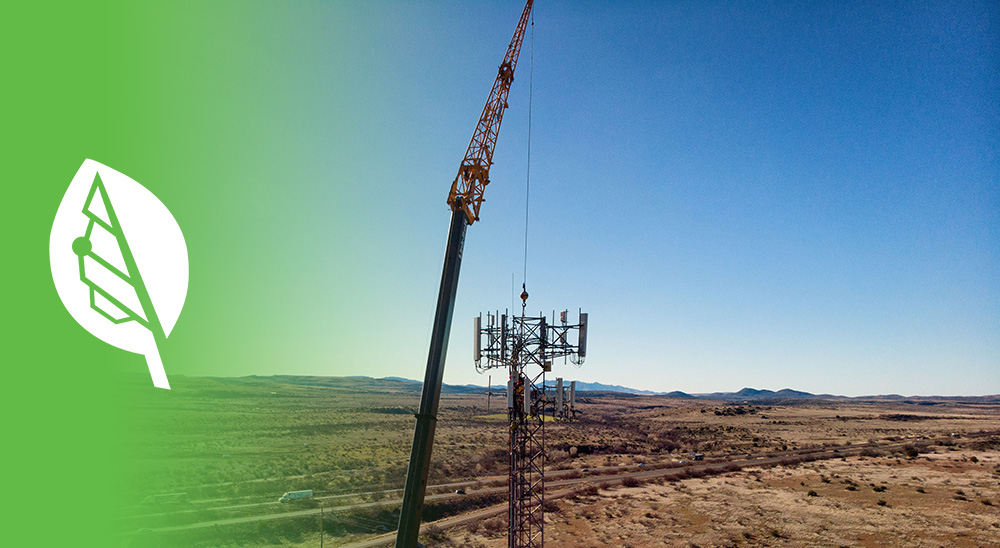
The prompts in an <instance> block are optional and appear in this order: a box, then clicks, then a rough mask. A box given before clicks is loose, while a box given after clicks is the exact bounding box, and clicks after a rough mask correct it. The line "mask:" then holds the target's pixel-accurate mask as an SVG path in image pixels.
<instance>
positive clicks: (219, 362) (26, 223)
mask: <svg viewBox="0 0 1000 548" xmlns="http://www.w3.org/2000/svg"><path fill="white" fill-rule="evenodd" d="M27 6H28V4H25V5H24V6H21V7H18V8H15V9H14V13H11V14H9V16H8V17H6V18H5V19H6V21H5V23H6V24H5V25H4V26H5V32H4V33H3V34H4V37H3V41H4V51H6V52H8V55H7V56H6V61H7V62H6V63H5V65H9V68H8V69H7V70H6V71H5V72H7V77H6V78H5V82H6V84H5V86H4V87H5V88H6V89H5V101H4V103H5V105H4V126H5V131H4V134H5V144H4V147H3V150H4V156H5V160H6V161H5V164H6V167H7V169H8V173H9V174H10V179H9V181H12V182H17V183H18V184H10V183H9V184H7V185H5V190H6V192H7V196H6V198H5V211H4V217H5V220H4V223H5V227H4V228H5V233H6V234H7V236H6V237H5V242H7V243H8V246H7V247H8V250H7V253H6V254H5V255H6V256H7V257H8V260H7V261H5V266H6V267H7V268H6V269H5V270H7V272H6V273H5V280H7V283H6V284H5V285H7V288H8V297H7V299H6V302H7V306H5V308H6V309H7V313H6V314H4V328H3V337H4V339H3V348H4V350H5V354H6V356H5V358H4V360H3V361H4V362H5V366H6V367H5V368H4V370H5V373H6V379H5V382H4V386H5V392H6V394H5V397H4V398H2V401H3V406H4V424H5V428H4V430H5V434H6V435H5V438H6V440H5V442H4V445H5V447H6V451H5V453H6V454H7V459H6V463H5V468H6V470H7V471H8V474H6V477H7V480H6V482H5V487H6V488H5V490H4V497H3V498H4V500H5V504H4V508H5V510H4V511H5V514H6V515H5V520H4V521H5V523H8V524H9V525H8V526H7V527H5V530H6V531H5V537H6V538H5V540H3V541H0V544H5V545H21V546H68V545H72V546H87V547H89V546H95V547H97V546H99V547H109V546H130V545H131V546H137V545H142V544H141V543H138V542H137V541H135V540H134V539H131V538H129V537H121V536H119V535H118V533H119V532H120V531H121V530H122V529H127V527H123V526H122V524H121V522H120V521H119V519H118V518H119V517H120V516H121V515H122V514H123V513H125V512H126V509H127V508H128V507H133V506H135V505H136V504H137V503H138V502H139V500H141V499H142V497H144V496H145V495H146V494H149V493H155V492H162V491H158V490H157V489H161V488H163V486H165V485H170V484H171V483H176V481H174V480H176V478H177V477H182V476H184V474H185V473H186V472H187V470H186V469H185V467H187V466H189V465H190V464H191V462H197V459H195V460H194V461H192V460H191V459H185V458H181V457H180V456H178V455H179V453H176V454H175V453H170V452H168V451H165V450H164V448H166V447H169V448H170V451H174V450H184V451H187V453H185V454H192V452H195V453H196V452H197V450H198V448H197V447H195V442H193V441H192V440H199V441H204V438H205V436H210V435H212V433H213V432H216V431H217V430H218V429H220V428H225V425H219V424H206V420H208V417H212V418H213V419H214V418H216V417H218V415H211V414H206V415H204V416H202V417H200V418H199V416H198V415H197V413H194V416H192V411H191V410H192V409H197V408H199V407H202V408H205V409H210V408H211V406H212V399H211V395H210V392H202V393H200V394H205V395H204V396H203V397H204V400H202V401H198V402H194V403H192V402H191V400H190V395H189V396H188V400H187V405H186V406H176V405H175V402H176V401H177V400H176V398H178V397H181V396H183V394H179V393H178V391H179V389H183V387H185V386H187V384H185V382H184V381H183V377H181V376H180V375H227V374H237V373H243V372H245V371H247V370H248V369H250V370H253V369H254V367H253V366H252V365H251V363H250V362H256V364H257V366H258V367H263V366H264V364H274V363H280V362H281V357H282V356H283V355H284V353H285V352H284V351H285V349H286V348H287V347H288V345H294V344H296V341H295V340H294V338H289V335H291V334H293V333H294V331H295V328H296V327H297V326H296V325H295V323H294V322H288V321H286V320H288V319H290V318H294V317H295V316H296V314H297V307H301V306H303V304H304V303H307V302H308V301H309V300H310V299H311V298H313V297H315V295H310V294H308V290H306V289H303V287H304V286H309V285H312V284H311V283H310V284H296V283H293V278H295V276H296V271H298V270H301V265H302V263H303V261H304V260H305V257H308V256H310V255H312V254H317V253H320V254H321V256H320V257H318V258H317V261H318V263H319V264H320V266H322V265H323V264H324V263H333V262H334V261H333V257H335V256H336V253H337V249H338V247H341V246H352V245H361V244H362V243H363V242H358V241H339V240H338V239H337V238H334V237H332V236H331V235H333V234H337V233H338V226H341V225H342V224H344V225H346V224H347V223H348V222H349V221H348V220H347V219H349V215H348V213H349V212H348V211H347V210H346V204H349V203H350V202H351V201H353V200H356V199H357V196H355V195H352V191H350V190H348V189H347V188H346V186H345V185H342V184H338V183H339V182H340V181H341V180H344V178H345V177H349V176H352V175H351V174H344V173H341V172H337V171H336V170H335V169H333V168H331V167H330V166H335V165H336V160H337V158H338V157H341V155H347V156H357V155H358V154H360V153H361V151H360V150H359V147H360V144H359V143H358V142H357V140H356V139H352V138H351V135H352V134H353V133H356V131H357V128H358V116H357V113H358V110H357V109H356V108H353V107H350V105H351V104H352V101H355V100H356V99H357V97H352V96H350V93H352V91H351V90H352V89H353V88H349V87H347V86H345V85H344V83H343V81H342V79H341V78H340V77H339V76H338V74H340V75H343V74H345V73H348V72H349V71H350V70H351V66H350V63H352V62H356V61H348V60H347V59H349V57H347V56H343V57H341V56H340V55H344V53H343V52H344V51H345V50H346V49H347V48H348V46H347V45H346V44H347V43H348V42H350V48H359V47H363V40H361V38H360V37H359V36H356V35H353V34H352V33H351V31H349V25H347V24H346V21H347V20H348V19H349V18H348V15H349V14H347V13H339V12H340V11H344V10H345V9H347V8H346V7H341V6H326V8H325V9H324V10H323V11H322V12H320V11H319V10H318V9H317V5H314V4H292V5H287V4H277V3H251V2H231V3H227V2H213V3H209V4H207V5H206V4H205V3H202V2H190V3H182V2H171V3H164V4H160V5H155V4H153V5H150V4H147V3H130V2H123V3H120V4H119V3H103V4H91V3H85V4H76V3H65V4H56V5H46V6H38V7H27ZM300 25H311V26H314V27H315V28H313V29H312V30H311V31H310V32H305V33H303V32H299V31H301V30H302V29H301V28H299V26H300ZM320 27H322V32H319V28H320ZM355 34H356V33H355ZM299 36H310V37H312V38H311V40H312V41H310V40H306V39H301V38H298V37H299ZM316 37H322V38H321V39H317V38H316ZM359 40H361V41H360V42H359ZM307 58H308V59H309V61H308V66H305V65H297V64H296V63H297V60H303V59H307ZM355 59H356V58H355ZM303 63H304V62H303ZM8 94H9V95H8ZM320 99H322V100H320ZM349 107H350V108H349ZM317 108H318V109H320V110H317ZM320 156H322V157H323V160H324V161H323V162H318V161H314V159H315V158H317V157H320ZM86 158H92V159H95V160H97V161H99V162H102V163H105V164H107V165H109V166H111V167H112V168H114V169H116V170H119V171H121V172H122V173H125V174H127V175H128V176H130V177H132V178H134V179H135V180H137V181H139V182H140V183H141V184H143V185H144V186H146V188H148V189H149V190H150V191H151V192H153V194H155V195H156V196H157V197H158V198H159V199H160V200H161V201H162V202H163V203H164V204H165V205H166V206H167V208H168V209H170V211H171V212H172V213H173V215H174V217H175V218H176V219H177V222H178V224H179V225H180V227H181V230H182V231H183V233H184V235H185V238H186V240H187V245H188V253H189V262H190V286H189V290H188V295H187V300H186V303H185V306H184V311H183V312H182V314H181V317H180V319H179V322H178V324H177V326H176V329H175V330H174V332H173V333H172V334H171V336H170V338H169V339H168V340H166V342H165V344H164V345H163V346H162V348H161V349H160V351H161V355H162V357H163V363H164V366H165V369H166V371H167V375H168V378H170V380H171V384H173V385H174V390H172V391H163V390H157V389H154V388H153V386H152V383H151V381H150V379H149V376H148V373H147V372H146V368H145V363H144V359H143V357H142V356H141V355H138V354H131V353H128V352H125V351H122V350H119V349H117V348H114V347H112V346H110V345H108V344H106V343H104V342H102V341H100V340H97V339H96V338H94V337H92V336H91V335H90V334H88V333H87V332H86V331H85V330H84V329H83V328H81V327H80V326H79V325H77V324H76V322H75V321H74V320H73V318H72V317H70V315H69V314H68V313H67V312H66V310H65V309H64V307H63V306H62V304H61V302H60V301H59V298H58V295H57V294H56V291H55V288H54V286H53V283H52V276H51V273H50V268H49V261H48V238H49V230H50V228H51V224H52V220H53V218H54V215H55V211H56V208H57V207H58V205H59V202H60V200H61V198H62V194H63V192H64V191H65V190H66V188H67V187H68V186H69V183H70V180H71V179H72V177H73V174H74V173H75V172H76V170H77V169H78V168H79V166H80V164H81V163H82V162H83V160H84V159H86ZM11 167H13V173H10V169H11ZM356 175H360V174H356ZM290 182H294V184H289V183H290ZM305 205H308V206H309V207H305ZM320 212H323V213H322V214H323V215H327V216H329V217H324V219H323V221H324V223H323V224H324V225H325V227H327V228H328V229H329V232H328V233H326V234H315V233H314V232H315V231H306V230H305V227H306V226H308V223H309V221H311V220H312V219H311V218H312V217H316V216H318V215H320ZM341 218H343V219H344V220H339V219H341ZM296 223H299V224H298V225H297V224H296ZM320 244H322V245H323V248H322V249H319V245H320ZM10 247H13V249H10ZM11 257H16V261H14V260H11ZM12 263H15V264H16V265H17V266H16V267H14V266H11V265H12ZM323 270H325V271H324V272H323V275H325V276H329V275H330V274H329V272H330V270H329V269H323ZM315 275H316V276H318V275H319V273H317V274H315ZM310 276H312V275H310ZM335 282H336V280H335V279H328V284H331V285H336V284H335ZM8 307H9V308H8ZM12 310H16V311H17V314H14V313H12V312H11V311H12ZM286 329H287V331H286ZM272 341H282V342H280V343H275V342H272ZM11 351H13V352H11ZM271 369H272V371H275V368H273V367H272V368H271ZM280 370H281V367H280V366H278V367H277V371H275V372H280ZM243 374H245V373H243ZM330 374H337V372H336V371H331V372H330ZM172 398H173V399H172ZM181 407H183V409H181ZM234 427H238V425H235V424H234ZM168 437H169V439H168ZM178 438H182V439H178ZM178 448H179V449H178ZM202 449H204V448H202ZM208 450H210V451H211V454H212V455H213V456H217V455H215V453H216V451H215V448H209V449H208ZM175 468H176V469H175ZM171 478H173V479H171ZM147 482H148V485H147V484H146V483H147ZM12 536H13V539H14V540H16V541H17V542H10V541H11V537H12ZM190 540H191V538H187V539H186V540H185V541H184V542H185V543H187V542H189V541H190ZM185 545H186V544H185Z"/></svg>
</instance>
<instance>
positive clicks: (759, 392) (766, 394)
mask: <svg viewBox="0 0 1000 548" xmlns="http://www.w3.org/2000/svg"><path fill="white" fill-rule="evenodd" d="M382 378H383V379H385V380H392V381H399V382H410V383H417V384H421V383H420V381H416V380H412V379H406V378H403V377H382ZM567 382H568V381H567ZM545 384H546V386H555V382H554V381H551V380H547V381H546V383H545ZM444 386H458V387H461V388H472V389H475V388H479V389H482V390H486V386H481V385H476V384H465V385H444ZM492 389H493V390H497V391H502V390H505V389H506V386H505V385H493V386H492ZM576 389H577V391H579V392H617V393H622V394H632V395H640V396H642V395H648V396H664V397H668V398H687V399H701V400H717V401H761V400H842V399H843V400H859V399H860V400H866V399H867V400H873V399H874V400H894V401H895V400H898V401H904V400H956V401H961V400H977V401H978V400H986V401H998V402H1000V394H984V395H980V396H965V395H961V396H941V395H930V396H925V395H910V396H904V395H902V394H866V395H861V396H842V395H837V394H829V393H823V394H813V393H810V392H804V391H801V390H794V389H791V388H782V389H781V390H768V389H757V388H750V387H744V388H741V389H740V390H737V391H736V392H722V391H719V392H693V393H688V392H683V391H680V390H673V391H670V392H656V391H652V390H640V389H637V388H630V387H627V386H621V385H617V384H604V383H600V382H584V381H576Z"/></svg>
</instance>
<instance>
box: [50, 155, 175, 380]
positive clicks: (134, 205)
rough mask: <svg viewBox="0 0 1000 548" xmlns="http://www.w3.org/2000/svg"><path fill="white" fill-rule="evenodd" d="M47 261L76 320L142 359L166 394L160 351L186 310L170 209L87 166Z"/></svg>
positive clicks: (73, 186)
mask: <svg viewBox="0 0 1000 548" xmlns="http://www.w3.org/2000/svg"><path fill="white" fill-rule="evenodd" d="M49 261H50V263H51V266H52V280H53V281H54V282H55V286H56V291H57V292H58V293H59V298H60V299H62V302H63V304H64V305H65V306H66V310H68V311H69V313H70V314H71V315H72V316H73V318H74V319H75V320H76V321H77V322H79V324H80V325H81V326H83V327H84V329H86V330H87V331H89V332H90V333H91V334H92V335H94V336H95V337H97V338H99V339H101V340H103V341H105V342H107V343H109V344H112V345H114V346H117V347H118V348H121V349H123V350H128V351H129V352H135V353H138V354H143V355H145V356H146V364H147V365H148V366H149V374H150V376H151V377H152V379H153V385H154V386H156V387H159V388H167V389H169V388H170V384H169V383H168V382H167V375H166V372H165V371H164V369H163V362H162V361H161V359H160V349H161V348H162V346H163V343H164V342H165V341H166V338H167V336H168V335H170V331H171V330H172V329H173V327H174V325H175V324H176V323H177V318H178V317H179V316H180V313H181V309H182V308H183V307H184V298H185V296H186V295H187V285H188V257H187V246H186V245H185V243H184V236H183V235H182V234H181V229H180V227H179V226H178V225H177V221H175V220H174V217H173V216H172V215H171V214H170V211H168V210H167V208H166V206H164V205H163V204H162V203H161V202H160V200H158V199H157V198H156V196H154V195H153V194H152V193H151V192H149V191H148V190H146V188H145V187H143V186H142V185H140V184H139V183H137V182H135V181H134V180H132V179H130V178H129V177H128V176H126V175H124V174H122V173H119V172H117V171H115V170H113V169H111V168H109V167H108V166H105V165H102V164H100V163H98V162H95V161H93V160H85V161H84V162H83V165H82V166H80V170H79V171H77V173H76V176H75V177H73V181H72V182H71V183H70V185H69V189H68V190H67V191H66V195H65V196H63V199H62V202H61V203H60V204H59V209H58V211H57V212H56V218H55V221H54V222H53V224H52V234H51V236H50V238H49Z"/></svg>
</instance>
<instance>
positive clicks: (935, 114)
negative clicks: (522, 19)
mask: <svg viewBox="0 0 1000 548" xmlns="http://www.w3.org/2000/svg"><path fill="white" fill-rule="evenodd" d="M257 9H258V11H260V13H256V14H255V15H254V14H252V15H249V16H247V17H246V21H243V20H236V21H234V22H231V23H232V24H233V25H236V26H237V27H238V26H239V25H246V26H247V28H246V29H245V30H246V32H247V33H248V34H247V35H248V36H253V40H248V41H247V42H246V44H245V45H244V46H243V47H246V48H250V49H249V50H247V51H250V52H251V53H247V52H242V53H240V52H237V53H234V54H233V55H240V56H242V57H241V60H242V61H243V62H247V63H263V64H264V65H265V66H264V67H263V68H261V67H258V68H257V69H255V70H254V71H253V72H252V75H251V76H246V75H241V74H239V70H241V69H240V68H239V67H240V66H241V65H239V64H236V65H234V67H236V68H232V69H231V70H233V71H235V72H234V76H233V78H234V79H235V80H236V81H239V82H244V80H245V84H246V87H245V88H243V89H244V90H245V91H244V93H246V94H247V95H246V100H247V101H255V100H258V99H259V102H260V112H261V113H262V116H263V118H264V122H267V123H268V124H270V125H269V126H268V127H267V131H268V138H267V139H266V140H263V141H265V142H263V143H260V145H261V147H270V148H263V152H260V156H262V157H266V158H267V161H266V166H264V167H266V168H267V169H269V170H270V172H269V174H270V175H273V176H274V177H271V178H265V177H264V176H263V175H258V178H259V180H260V181H263V182H260V181H259V182H258V183H257V186H253V185H249V186H248V185H247V184H244V183H245V182H246V181H241V182H240V189H241V192H243V193H244V194H246V192H247V191H246V190H245V189H246V188H257V189H258V190H255V191H253V192H251V194H254V196H250V197H245V199H246V200H247V202H248V203H250V204H251V205H253V204H257V205H254V206H253V207H258V208H261V211H262V212H263V214H262V217H261V218H259V219H254V220H253V226H250V227H245V228H239V229H238V230H237V229H236V228H233V232H234V233H238V232H240V231H246V235H247V237H248V238H251V239H254V238H256V240H255V242H256V243H255V245H259V246H261V249H262V251H264V252H266V253H262V254H261V255H260V256H261V257H267V258H268V259H267V262H268V265H267V268H261V269H258V270H256V271H254V270H253V269H248V270H247V272H244V273H242V274H239V276H242V277H241V278H239V282H240V284H241V287H247V288H250V287H255V288H266V287H275V286H279V287H282V288H284V291H282V292H280V293H279V292H274V291H270V292H268V291H264V292H263V293H262V296H261V297H259V301H258V302H257V304H256V305H255V306H256V311H257V312H258V313H257V314H253V315H250V314H233V315H234V316H240V318H237V319H236V320H235V321H236V322H237V326H236V327H232V330H231V331H230V332H227V333H231V336H232V337H237V335H236V333H239V337H240V340H239V341H238V344H235V343H236V342H237V341H235V340H234V341H230V343H226V341H222V343H220V344H221V346H220V348H222V347H228V348H237V347H238V348H239V350H235V351H233V353H232V354H227V352H229V351H228V350H227V351H226V352H221V351H220V353H219V356H218V357H221V356H224V355H230V356H231V359H232V360H234V363H235V362H238V363H240V364H241V365H240V366H239V367H238V368H236V369H233V368H232V367H229V368H227V369H226V372H228V373H231V374H252V373H253V374H274V373H298V374H333V375H351V374H355V375H357V374H361V375H372V376H401V377H409V378H415V379H420V378H422V376H423V369H424V361H425V359H426V352H427V345H428V338H429V334H430V324H431V318H432V315H433V308H434V302H435V299H436V292H437V287H438V280H439V276H440V269H441V262H442V259H443V253H444V242H445V237H446V231H447V224H448V218H449V211H448V209H447V206H446V205H445V198H446V196H447V192H448V188H449V186H450V183H451V181H452V179H453V178H454V176H455V172H456V171H457V168H458V165H459V162H460V160H461V158H462V155H463V154H464V152H465V148H466V146H467V145H468V140H469V138H470V137H471V134H472V130H473V128H474V126H475V123H476V120H477V118H478V115H479V113H480V111H481V109H482V105H483V102H484V101H485V99H486V96H487V94H488V92H489V88H490V85H491V84H492V81H493V78H494V76H495V74H496V67H497V65H498V64H499V62H500V61H501V59H502V57H503V53H504V51H505V49H506V46H507V43H508V41H509V39H510V35H511V33H512V31H513V28H514V25H515V23H516V21H517V17H518V15H519V13H520V10H521V5H518V2H477V3H464V2H443V3H442V2H438V3H424V2H407V3H402V2H399V3H378V4H375V3H335V4H330V5H327V4H290V5H282V6H281V7H280V8H278V7H275V6H265V7H258V8H257ZM264 12H267V13H264ZM264 15H267V17H264ZM248 21H249V22H248ZM998 23H1000V8H997V5H996V4H995V3H992V4H991V3H986V2H983V3H977V2H970V3H962V4H957V3H953V2H945V3H935V2H919V3H880V4H878V5H870V4H869V3H862V2H823V3H812V2H778V3H764V4H754V5H748V4H746V3H740V2H555V1H539V2H538V3H537V5H536V7H535V25H534V28H533V43H532V35H531V32H529V35H528V36H527V37H526V38H525V43H524V47H523V50H522V54H521V59H520V62H519V64H518V67H517V74H516V77H515V81H514V84H513V88H512V91H511V94H510V99H509V103H510V109H509V110H508V111H507V114H506V116H505V119H504V124H503V127H502V129H501V131H500V137H499V144H498V147H497V150H496V154H495V157H494V159H495V164H494V167H493V170H492V173H491V175H492V184H491V185H490V186H489V187H488V188H487V191H486V199H487V201H486V203H485V204H484V205H483V209H482V213H481V217H482V221H481V222H479V223H476V224H475V225H473V226H472V227H470V229H469V232H468V238H467V241H466V248H465V257H464V263H463V271H462V276H461V280H460V284H459V297H458V301H457V303H456V312H455V322H454V329H453V332H452V339H451V345H450V350H449V359H448V364H447V367H446V374H445V382H448V383H452V384H464V383H477V384H485V382H486V379H485V378H483V377H480V376H479V375H478V374H476V373H475V370H474V367H473V364H472V362H471V353H472V350H471V346H472V343H471V335H472V333H471V331H472V328H471V318H472V316H474V315H476V314H478V313H479V312H480V311H487V310H493V309H497V308H501V309H502V308H505V307H510V306H511V303H512V288H511V277H512V274H513V275H514V277H515V282H516V285H517V288H516V291H515V292H519V290H520V287H519V286H520V283H521V272H522V268H523V262H522V261H523V253H524V249H523V247H522V246H523V240H524V232H523V230H524V207H525V205H524V198H525V173H526V168H527V166H526V164H527V158H526V152H527V127H528V90H529V86H528V84H529V68H530V67H531V59H532V48H533V60H534V63H533V75H532V77H531V78H530V79H531V80H532V83H533V85H532V88H531V89H532V136H531V197H530V218H529V219H530V220H529V233H528V265H527V284H528V291H529V292H530V293H531V298H530V300H529V303H530V305H529V311H532V312H538V311H546V312H549V311H552V310H553V309H555V310H560V309H562V308H569V309H571V310H576V309H577V308H579V307H582V308H583V309H584V310H585V311H588V312H589V313H590V315H591V316H590V318H591V324H592V332H591V339H590V356H589V358H588V361H587V363H586V364H585V365H584V366H583V367H582V368H580V369H575V368H573V367H572V366H570V365H567V366H557V368H556V371H555V373H554V374H557V375H560V376H564V377H567V378H577V379H581V380H586V381H599V382H605V383H614V384H624V385H628V386H633V387H637V388H646V389H652V390H662V391H669V390H683V391H687V392H707V391H716V390H737V389H739V388H741V387H743V386H753V387H757V388H770V389H780V388H785V387H790V388H795V389H800V390H807V391H811V392H831V393H839V394H847V395H859V394H874V393H903V394H985V393H1000V268H998V267H1000V229H998V227H1000V222H998V221H1000V219H998V217H1000V166H998V148H1000V146H998V145H1000V139H998V137H1000V107H998V104H1000V97H998V91H997V90H998V89H1000V69H998V67H1000V56H998V53H1000V46H998V40H997V36H998V35H1000V33H998ZM236 30H237V31H238V30H239V28H237V29H236ZM233 32H236V31H233ZM253 48H256V51H254V50H253ZM257 54H260V57H259V58H258V57H255V56H256V55H257ZM264 75H268V76H267V79H266V80H265V79H264V78H265V76H264ZM261 82H267V83H266V84H262V83H261ZM259 86H266V87H267V88H268V89H269V91H267V92H266V93H265V92H262V91H260V90H259V89H258V87H259ZM272 88H273V89H272ZM258 95H259V97H258ZM244 154H246V151H244ZM251 154H254V155H256V154H257V153H256V152H251ZM255 157H256V156H255ZM261 169H263V168H262V167H261V166H257V165H254V166H253V169H252V170H250V169H248V170H247V171H248V175H247V176H248V177H249V178H253V177H254V175H253V173H252V171H253V170H257V171H256V172H257V173H263V172H262V171H260V170H261ZM276 178H277V179H280V180H281V181H282V184H281V186H270V185H272V183H271V182H270V181H273V180H275V179H276ZM251 182H252V181H251ZM233 188H235V186H234V187H233ZM258 191H259V194H255V193H257V192H258ZM219 192H220V194H221V193H222V190H220V191H219ZM188 238H189V239H191V238H192V236H188ZM189 245H191V244H189ZM262 263H263V260H262ZM262 266H263V265H262ZM196 268H197V265H196V264H195V263H192V271H194V270H195V269H196ZM253 272H257V273H256V274H254V273H253ZM234 275H236V274H234ZM255 276H256V277H255ZM196 282H197V278H196V276H195V275H194V274H193V275H192V284H193V286H192V291H198V290H197V289H195V288H194V284H196ZM227 287H228V286H227ZM227 287H223V286H221V285H220V286H219V287H213V288H212V291H217V292H221V293H225V291H227V290H228V289H227ZM236 298H237V296H236V294H235V293H234V294H233V296H232V299H233V300H234V301H235V299H236ZM248 310H249V309H248ZM227 323H229V322H228V321H227ZM183 324H184V317H183V316H182V318H181V322H180V323H179V324H178V335H177V336H178V337H180V338H182V339H183V337H185V336H190V337H194V334H188V335H183V333H184V330H183V327H184V325H183ZM265 335H266V336H265ZM563 367H564V368H563ZM560 368H562V369H560ZM218 371H221V369H219V368H216V366H214V365H213V364H212V363H204V364H199V365H198V366H197V368H194V366H192V369H190V370H188V371H182V372H188V373H192V374H193V373H198V374H217V373H218Z"/></svg>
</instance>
